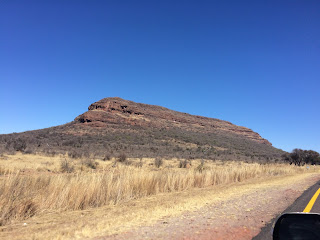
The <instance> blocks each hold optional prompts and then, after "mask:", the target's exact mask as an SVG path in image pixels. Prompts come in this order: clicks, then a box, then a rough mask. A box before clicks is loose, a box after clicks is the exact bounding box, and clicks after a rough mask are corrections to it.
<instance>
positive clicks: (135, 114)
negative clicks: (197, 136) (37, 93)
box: [73, 97, 271, 145]
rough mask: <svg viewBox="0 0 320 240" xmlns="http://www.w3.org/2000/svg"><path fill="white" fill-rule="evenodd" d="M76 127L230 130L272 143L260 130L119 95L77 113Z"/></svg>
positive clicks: (200, 130) (255, 139)
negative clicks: (129, 99)
mask: <svg viewBox="0 0 320 240" xmlns="http://www.w3.org/2000/svg"><path fill="white" fill-rule="evenodd" d="M73 123H74V124H76V125H77V126H85V127H91V128H108V127H112V126H115V125H127V126H130V125H131V126H140V127H142V128H157V129H161V128H166V129H169V128H180V129H183V130H186V131H192V132H202V133H212V132H216V133H217V132H227V133H230V134H235V135H238V136H242V137H244V138H246V139H249V140H252V141H255V142H258V143H262V144H267V145H271V143H270V142H269V141H268V140H266V139H264V138H262V137H261V136H260V135H259V134H258V133H256V132H254V131H252V130H251V129H249V128H246V127H241V126H237V125H234V124H232V123H230V122H228V121H223V120H219V119H214V118H207V117H201V116H195V115H190V114H187V113H181V112H177V111H173V110H170V109H167V108H164V107H160V106H154V105H148V104H142V103H135V102H132V101H128V100H124V99H121V98H118V97H114V98H104V99H102V100H100V101H98V102H95V103H93V104H91V105H90V106H89V108H88V111H87V112H85V113H84V114H82V115H80V116H78V117H77V118H76V119H75V120H74V122H73Z"/></svg>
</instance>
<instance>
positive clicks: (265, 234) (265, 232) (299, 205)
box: [253, 182, 320, 240]
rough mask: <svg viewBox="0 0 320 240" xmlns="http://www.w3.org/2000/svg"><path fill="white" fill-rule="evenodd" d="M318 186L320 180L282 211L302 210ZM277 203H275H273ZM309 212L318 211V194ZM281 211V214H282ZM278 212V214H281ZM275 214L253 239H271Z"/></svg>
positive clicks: (319, 208)
mask: <svg viewBox="0 0 320 240" xmlns="http://www.w3.org/2000/svg"><path fill="white" fill-rule="evenodd" d="M319 188H320V182H318V183H316V184H315V185H313V186H312V187H310V188H308V189H307V190H306V191H304V193H303V194H302V195H301V196H300V197H299V198H297V200H296V201H295V202H294V203H293V204H292V205H291V206H290V207H288V208H287V209H286V210H285V211H284V212H283V213H287V212H303V211H304V209H305V208H306V206H307V205H308V203H309V201H310V200H311V198H312V197H313V195H314V194H315V193H316V192H317V191H318V189H319ZM274 204H277V203H274ZM310 212H313V213H320V195H319V197H318V198H317V200H316V201H315V203H314V205H313V207H312V209H311V211H310ZM283 213H281V214H283ZM281 214H279V216H280V215H281ZM279 216H277V217H276V218H274V219H272V221H271V223H269V224H268V225H266V226H265V227H264V228H262V230H261V232H260V233H259V234H258V235H257V236H256V237H254V238H253V240H271V239H272V230H273V225H274V223H275V221H276V220H277V219H278V217H279Z"/></svg>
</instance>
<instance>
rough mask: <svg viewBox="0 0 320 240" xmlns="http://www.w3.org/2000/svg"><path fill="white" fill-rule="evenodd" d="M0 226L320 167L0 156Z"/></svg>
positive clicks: (148, 159) (120, 157)
mask: <svg viewBox="0 0 320 240" xmlns="http://www.w3.org/2000/svg"><path fill="white" fill-rule="evenodd" d="M0 166H1V171H0V175H1V176H0V225H2V226H4V225H7V224H10V223H12V222H14V221H20V220H23V219H27V218H30V217H33V216H35V215H38V214H44V213H50V212H63V211H74V210H84V209H89V208H96V207H101V206H105V205H117V204H119V203H123V202H127V201H130V200H133V199H140V198H143V197H146V196H151V195H156V194H159V193H170V192H178V191H187V190H190V189H194V188H205V187H208V186H216V185H223V184H231V183H236V182H243V181H246V180H248V179H253V178H267V177H274V176H282V175H292V174H298V173H303V172H307V171H308V172H315V171H319V167H318V166H311V167H309V168H306V167H302V166H295V165H289V164H285V163H271V164H260V163H245V162H241V161H221V160H215V161H212V160H204V159H192V160H190V159H178V158H173V159H172V158H171V159H165V158H162V157H157V158H128V157H127V156H126V155H125V154H124V153H122V154H120V155H118V156H117V157H110V156H107V157H104V158H95V157H88V158H74V157H73V156H69V155H68V154H65V155H56V156H54V157H52V156H43V155H34V154H22V153H17V154H15V155H7V154H3V155H2V156H1V157H0Z"/></svg>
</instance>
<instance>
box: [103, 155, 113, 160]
mask: <svg viewBox="0 0 320 240" xmlns="http://www.w3.org/2000/svg"><path fill="white" fill-rule="evenodd" d="M110 159H111V155H110V154H106V155H105V156H104V158H103V161H110Z"/></svg>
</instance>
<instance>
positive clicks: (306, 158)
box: [282, 148, 320, 166]
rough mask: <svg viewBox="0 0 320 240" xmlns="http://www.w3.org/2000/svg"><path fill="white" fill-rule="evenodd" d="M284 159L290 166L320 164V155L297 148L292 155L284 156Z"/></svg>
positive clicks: (286, 154)
mask: <svg viewBox="0 0 320 240" xmlns="http://www.w3.org/2000/svg"><path fill="white" fill-rule="evenodd" d="M282 159H283V160H284V161H286V162H289V163H290V164H292V163H294V164H295V165H298V166H301V165H304V164H320V154H319V153H318V152H316V151H313V150H302V149H299V148H295V149H293V150H292V152H291V153H285V154H283V155H282Z"/></svg>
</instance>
